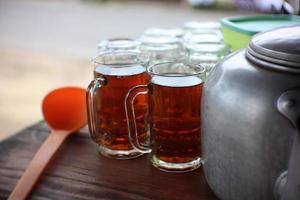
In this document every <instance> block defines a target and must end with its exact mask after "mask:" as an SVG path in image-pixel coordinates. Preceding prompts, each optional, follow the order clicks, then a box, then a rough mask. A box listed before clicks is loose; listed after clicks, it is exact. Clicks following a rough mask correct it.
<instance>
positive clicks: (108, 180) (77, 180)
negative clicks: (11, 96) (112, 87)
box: [0, 122, 217, 200]
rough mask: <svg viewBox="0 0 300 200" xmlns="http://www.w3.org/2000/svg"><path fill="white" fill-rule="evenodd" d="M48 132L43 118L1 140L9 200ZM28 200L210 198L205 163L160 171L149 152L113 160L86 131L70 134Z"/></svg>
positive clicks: (1, 175) (1, 188)
mask: <svg viewBox="0 0 300 200" xmlns="http://www.w3.org/2000/svg"><path fill="white" fill-rule="evenodd" d="M48 134H49V130H48V128H47V126H46V125H45V123H44V122H40V123H38V124H36V125H34V126H31V127H29V128H27V129H25V130H23V131H21V132H19V133H18V134H16V135H15V136H13V137H11V138H9V139H7V140H4V141H2V142H1V143H0V199H7V197H8V196H9V194H10V192H11V191H12V190H13V188H14V186H15V185H16V183H17V180H18V179H19V178H20V177H21V174H22V173H23V171H24V170H25V168H26V166H27V164H28V163H29V161H30V160H31V158H32V157H33V155H34V153H35V152H36V151H37V149H38V148H39V146H40V144H41V143H42V141H44V140H45V138H46V136H47V135H48ZM29 199H40V200H46V199H55V200H56V199H63V200H67V199H87V200H89V199H105V200H123V199H124V200H149V199H151V200H173V199H174V200H177V199H178V200H194V199H195V200H196V199H197V200H209V199H217V198H216V197H215V196H214V195H213V193H212V191H211V190H210V189H209V187H208V185H207V182H206V180H205V178H204V174H203V171H202V168H200V169H198V170H196V171H193V172H190V173H185V174H170V173H165V172H161V171H159V170H157V169H155V168H154V167H152V166H151V164H150V163H149V160H148V156H143V157H140V158H136V159H133V160H112V159H109V158H105V157H103V156H100V155H99V154H98V152H97V146H96V145H95V144H94V143H93V142H92V141H91V140H90V138H89V135H88V130H87V129H86V128H84V129H82V130H81V131H80V132H79V133H76V134H73V135H71V136H70V137H69V138H68V139H67V141H66V142H65V143H64V145H63V146H62V147H61V148H60V149H59V150H58V152H57V153H56V154H55V156H54V157H53V159H52V160H51V162H50V164H49V165H48V166H47V169H46V171H45V172H44V173H43V175H42V177H41V178H40V180H39V181H38V183H37V184H36V186H35V188H34V190H33V191H32V193H31V195H30V196H29Z"/></svg>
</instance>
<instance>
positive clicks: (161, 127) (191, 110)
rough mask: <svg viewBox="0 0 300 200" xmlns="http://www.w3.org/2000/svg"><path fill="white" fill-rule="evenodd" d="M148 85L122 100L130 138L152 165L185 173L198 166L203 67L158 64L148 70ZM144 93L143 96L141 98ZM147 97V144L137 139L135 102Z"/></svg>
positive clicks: (137, 87) (199, 159) (135, 90)
mask: <svg viewBox="0 0 300 200" xmlns="http://www.w3.org/2000/svg"><path fill="white" fill-rule="evenodd" d="M148 74H149V75H150V77H151V78H150V82H149V84H147V85H139V86H135V87H133V88H132V89H131V90H130V91H129V92H128V94H127V96H126V99H125V109H126V116H127V123H128V133H129V139H130V142H131V144H132V146H133V147H134V148H135V149H136V150H137V151H139V152H141V153H150V152H151V162H152V164H153V165H154V166H155V167H157V168H158V169H160V170H163V171H167V172H187V171H192V170H194V169H196V168H198V167H199V166H200V165H201V158H200V156H201V143H200V139H201V137H200V136H201V135H200V130H201V129H200V128H201V125H200V123H201V122H200V102H201V95H202V88H203V83H204V82H203V81H204V80H205V68H204V67H202V66H200V65H192V64H186V63H173V62H168V63H160V64H156V65H153V66H151V67H149V68H148ZM141 94H143V95H141ZM140 96H147V98H148V104H149V108H148V120H149V127H150V138H149V140H150V141H149V142H148V143H147V141H145V140H144V141H140V140H139V131H138V126H137V125H138V124H137V123H138V122H137V121H136V120H134V119H135V118H136V115H137V113H138V112H137V110H136V109H137V107H136V106H135V105H136V100H137V98H138V97H140Z"/></svg>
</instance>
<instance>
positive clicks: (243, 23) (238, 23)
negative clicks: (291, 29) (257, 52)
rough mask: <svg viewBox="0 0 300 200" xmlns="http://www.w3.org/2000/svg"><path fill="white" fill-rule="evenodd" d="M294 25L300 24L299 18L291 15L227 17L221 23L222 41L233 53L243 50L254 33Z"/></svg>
mask: <svg viewBox="0 0 300 200" xmlns="http://www.w3.org/2000/svg"><path fill="white" fill-rule="evenodd" d="M296 24H300V17H299V16H293V15H259V16H244V17H229V18H224V19H223V20H222V21H221V25H222V32H223V36H224V41H225V43H226V44H229V45H230V46H231V48H232V50H233V51H236V50H239V49H242V48H245V47H246V46H247V45H248V43H249V42H250V40H251V38H252V36H253V35H255V34H256V33H259V32H262V31H267V30H270V29H273V28H277V27H281V26H291V25H296ZM299 34H300V33H299Z"/></svg>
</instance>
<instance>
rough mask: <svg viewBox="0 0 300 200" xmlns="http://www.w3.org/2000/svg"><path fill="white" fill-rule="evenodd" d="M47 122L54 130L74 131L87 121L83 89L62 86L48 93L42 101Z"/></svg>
mask: <svg viewBox="0 0 300 200" xmlns="http://www.w3.org/2000/svg"><path fill="white" fill-rule="evenodd" d="M42 111H43V115H44V119H45V120H46V122H47V124H48V125H49V126H50V127H51V128H52V129H54V130H69V131H73V130H74V131H75V130H78V129H80V128H82V127H83V126H84V125H85V124H86V121H87V116H86V102H85V89H83V88H79V87H64V88H59V89H56V90H53V91H52V92H50V93H48V95H47V96H46V97H45V98H44V100H43V102H42Z"/></svg>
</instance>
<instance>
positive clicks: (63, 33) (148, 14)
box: [0, 0, 297, 140]
mask: <svg viewBox="0 0 300 200" xmlns="http://www.w3.org/2000/svg"><path fill="white" fill-rule="evenodd" d="M282 3H283V0H264V1H262V0H102V1H101V0H0V140H1V139H4V138H6V137H8V136H10V135H12V134H14V133H16V132H17V131H18V130H20V129H22V128H24V127H26V126H29V125H31V124H33V123H35V122H37V121H39V120H41V119H42V115H41V109H40V107H41V101H42V98H43V97H44V96H45V95H46V94H47V92H48V91H49V90H51V89H53V88H55V87H59V86H69V85H76V86H81V87H86V86H87V85H88V84H89V82H90V81H91V80H92V78H93V65H92V64H91V62H90V59H91V57H92V56H94V55H96V52H97V43H98V42H99V41H100V40H103V39H106V38H114V37H129V38H137V37H138V36H139V35H140V34H141V33H142V32H143V31H144V30H145V29H146V28H147V27H181V26H182V25H183V24H184V23H185V22H187V21H200V22H202V21H219V20H220V19H222V18H224V17H229V16H238V15H252V14H254V13H256V12H279V11H278V9H277V7H276V6H277V5H279V4H280V5H281V4H282ZM290 3H291V5H293V4H294V5H297V1H290Z"/></svg>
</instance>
